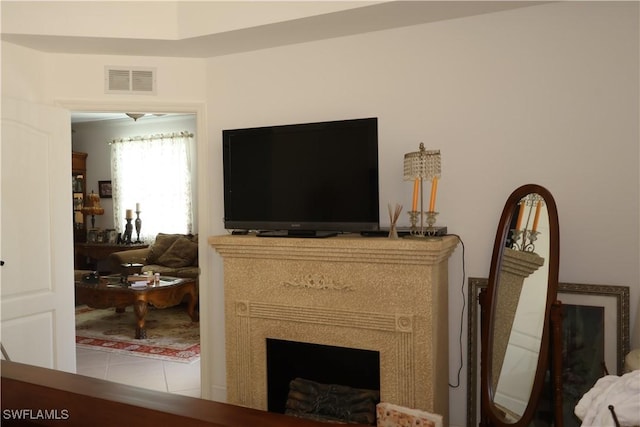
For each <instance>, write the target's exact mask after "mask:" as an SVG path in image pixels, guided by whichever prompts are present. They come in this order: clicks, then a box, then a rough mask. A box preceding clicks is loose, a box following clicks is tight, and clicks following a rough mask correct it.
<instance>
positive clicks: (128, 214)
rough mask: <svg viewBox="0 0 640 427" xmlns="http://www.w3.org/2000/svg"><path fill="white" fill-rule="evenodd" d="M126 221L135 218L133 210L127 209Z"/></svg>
mask: <svg viewBox="0 0 640 427" xmlns="http://www.w3.org/2000/svg"><path fill="white" fill-rule="evenodd" d="M124 217H125V219H132V218H133V211H132V210H131V209H127V210H126V211H125V216H124Z"/></svg>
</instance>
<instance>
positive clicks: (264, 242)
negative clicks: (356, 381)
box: [209, 235, 457, 425]
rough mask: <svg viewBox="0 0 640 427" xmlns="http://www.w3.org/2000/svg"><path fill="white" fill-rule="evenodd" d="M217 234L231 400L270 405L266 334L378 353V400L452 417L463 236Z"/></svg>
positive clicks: (262, 406) (212, 241)
mask: <svg viewBox="0 0 640 427" xmlns="http://www.w3.org/2000/svg"><path fill="white" fill-rule="evenodd" d="M209 243H210V244H211V245H212V246H213V247H214V248H215V249H216V250H217V251H218V252H219V253H220V254H221V255H222V257H223V260H224V281H225V283H224V285H225V334H226V360H227V400H228V402H229V403H233V404H237V405H242V406H248V407H252V408H256V409H263V410H267V409H268V408H269V406H270V403H269V398H268V394H269V391H268V389H269V385H268V383H269V381H268V378H267V377H268V373H267V357H268V356H267V344H266V343H267V340H281V341H289V342H300V343H306V344H312V345H319V346H332V347H342V348H347V349H359V350H365V351H370V352H374V353H376V354H377V355H378V358H379V361H378V367H379V374H378V380H379V390H380V400H381V401H385V402H391V403H394V404H397V405H402V406H406V407H411V408H417V409H423V410H426V411H431V412H435V413H439V414H441V415H443V416H444V417H445V425H446V417H447V413H448V406H449V402H448V395H449V389H448V379H449V378H448V375H449V365H448V346H449V343H448V274H447V264H448V258H449V256H450V255H451V253H452V252H453V250H454V249H455V247H456V245H457V239H456V238H455V237H452V236H443V237H442V238H437V239H421V240H411V239H395V240H392V239H386V238H384V239H375V238H365V237H360V236H340V237H335V238H331V239H301V238H300V239H298V238H291V239H265V238H258V237H255V236H229V235H227V236H216V237H211V238H209ZM320 382H323V383H324V382H331V381H326V380H320ZM357 387H360V386H357ZM367 387H368V386H367Z"/></svg>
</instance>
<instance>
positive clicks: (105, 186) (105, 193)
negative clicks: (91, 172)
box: [98, 181, 111, 199]
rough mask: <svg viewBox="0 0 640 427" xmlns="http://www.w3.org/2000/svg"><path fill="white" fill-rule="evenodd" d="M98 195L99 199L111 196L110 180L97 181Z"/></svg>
mask: <svg viewBox="0 0 640 427" xmlns="http://www.w3.org/2000/svg"><path fill="white" fill-rule="evenodd" d="M98 195H99V196H100V198H101V199H110V198H111V181H98Z"/></svg>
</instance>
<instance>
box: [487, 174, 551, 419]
mask: <svg viewBox="0 0 640 427" xmlns="http://www.w3.org/2000/svg"><path fill="white" fill-rule="evenodd" d="M531 193H536V194H538V195H540V196H541V197H542V198H543V199H544V202H545V205H546V207H547V214H548V216H549V259H548V280H547V296H546V306H545V317H544V319H545V321H544V325H543V328H542V338H541V343H540V352H539V354H538V363H537V367H536V372H535V374H534V379H533V385H532V388H531V394H530V396H529V402H528V403H527V406H526V408H525V410H524V412H523V414H522V416H521V417H520V419H519V420H517V421H516V422H513V423H510V422H508V421H507V420H506V419H505V418H504V417H503V416H502V415H501V412H500V411H499V410H498V409H497V408H496V406H495V404H494V403H493V394H494V390H492V386H491V375H492V372H491V363H490V360H491V358H490V357H488V351H489V349H491V348H492V347H493V337H492V336H491V335H490V333H489V332H490V331H492V330H493V329H494V327H493V317H494V313H495V306H494V301H495V298H496V290H497V286H498V281H499V275H500V268H501V265H502V257H503V254H504V248H505V243H506V240H507V238H508V236H509V232H510V224H511V221H512V218H513V217H514V214H515V213H516V209H517V207H518V203H519V202H520V200H521V199H522V198H523V197H525V196H527V195H528V194H531ZM558 228H559V227H558V211H557V208H556V203H555V200H554V199H553V196H552V195H551V193H550V192H549V191H548V190H547V189H546V188H544V187H542V186H540V185H537V184H526V185H523V186H521V187H519V188H517V189H516V190H515V191H514V192H513V193H511V195H510V196H509V198H508V199H507V201H506V203H505V206H504V209H503V211H502V215H501V217H500V222H499V223H498V230H497V232H496V239H495V243H494V246H493V254H492V257H491V268H490V271H489V280H488V284H487V291H486V293H485V295H484V297H483V298H484V301H483V302H482V308H481V310H482V314H483V315H482V318H483V321H482V334H481V348H482V351H481V361H480V362H481V363H480V371H481V390H480V400H481V414H480V416H481V420H480V425H481V426H498V427H499V426H509V427H520V426H528V425H529V424H530V422H531V420H532V419H533V417H534V414H535V412H536V407H537V405H538V402H539V400H540V394H541V392H542V389H543V385H544V377H545V373H546V370H547V366H548V362H549V347H550V338H549V337H550V334H551V333H552V327H551V317H552V312H554V311H555V312H559V310H554V307H555V308H557V304H558V303H557V301H556V298H557V291H558V266H559V255H560V254H559V246H560V244H559V240H560V239H559V230H558ZM485 320H486V321H485ZM557 327H559V326H558V324H557V322H556V324H554V329H556V328H557ZM556 350H557V351H556V352H557V353H558V354H559V353H560V352H561V348H557V349H556ZM554 360H558V358H557V357H555V356H554ZM554 364H555V363H554ZM558 368H559V367H558ZM558 372H559V369H558ZM555 377H556V375H555V374H554V378H555ZM556 386H557V384H556ZM556 390H557V388H556Z"/></svg>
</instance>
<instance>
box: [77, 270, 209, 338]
mask: <svg viewBox="0 0 640 427" xmlns="http://www.w3.org/2000/svg"><path fill="white" fill-rule="evenodd" d="M119 280H120V278H119V276H112V277H110V278H100V282H99V283H84V282H76V284H75V288H76V289H75V291H76V301H78V302H79V303H81V304H86V305H87V306H89V307H91V308H101V309H105V308H115V309H116V310H118V311H124V310H125V308H126V307H128V306H130V305H132V306H133V311H134V313H135V315H136V338H137V339H144V338H146V337H147V331H146V329H145V328H144V319H145V316H146V315H147V308H148V306H149V304H151V305H153V306H154V307H156V308H167V307H173V306H175V305H178V304H180V303H181V302H182V300H183V299H184V298H185V296H186V297H188V305H187V313H188V314H189V317H190V318H191V320H193V321H194V322H197V321H198V320H199V315H198V312H197V311H196V309H195V307H196V301H197V298H198V294H197V287H196V281H195V279H178V278H175V277H161V278H160V284H159V285H148V286H146V287H144V288H133V287H131V286H129V285H128V284H122V283H119Z"/></svg>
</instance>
